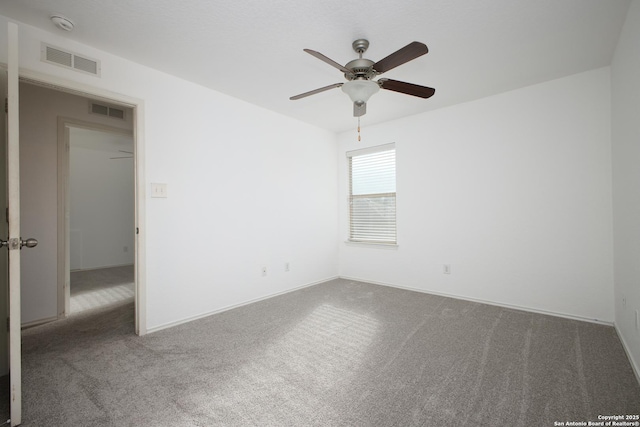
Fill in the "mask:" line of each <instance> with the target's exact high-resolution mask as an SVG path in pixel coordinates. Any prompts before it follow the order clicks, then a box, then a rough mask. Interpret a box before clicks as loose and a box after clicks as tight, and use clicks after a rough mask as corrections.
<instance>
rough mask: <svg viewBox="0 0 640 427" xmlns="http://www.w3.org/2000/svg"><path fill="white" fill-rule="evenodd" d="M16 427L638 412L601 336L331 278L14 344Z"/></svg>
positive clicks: (546, 420) (54, 327)
mask: <svg viewBox="0 0 640 427" xmlns="http://www.w3.org/2000/svg"><path fill="white" fill-rule="evenodd" d="M23 351H24V361H23V369H24V371H23V381H24V382H23V389H24V416H23V420H24V423H23V425H25V426H254V425H259V426H553V425H554V421H563V422H566V421H587V420H592V421H595V420H597V417H598V415H599V414H605V415H611V414H638V413H640V387H639V385H638V383H637V381H636V379H635V377H634V375H633V372H632V370H631V367H630V365H629V362H628V360H627V358H626V356H625V354H624V351H623V348H622V346H621V344H620V342H619V340H618V338H617V336H616V333H615V331H614V329H613V328H612V327H608V326H602V325H596V324H591V323H585V322H578V321H572V320H566V319H561V318H556V317H550V316H544V315H538V314H531V313H526V312H520V311H515V310H509V309H503V308H499V307H494V306H488V305H483V304H477V303H472V302H465V301H460V300H455V299H449V298H443V297H438V296H432V295H426V294H421V293H416V292H410V291H404V290H399V289H393V288H387V287H382V286H376V285H371V284H366V283H358V282H352V281H346V280H334V281H331V282H327V283H324V284H320V285H316V286H313V287H310V288H306V289H303V290H300V291H296V292H292V293H289V294H286V295H282V296H279V297H276V298H271V299H268V300H265V301H262V302H259V303H255V304H251V305H248V306H245V307H241V308H237V309H234V310H231V311H227V312H224V313H221V314H218V315H214V316H210V317H208V318H205V319H201V320H198V321H195V322H191V323H188V324H185V325H181V326H178V327H175V328H172V329H168V330H164V331H160V332H157V333H153V334H149V335H147V336H144V337H137V336H135V335H134V333H133V310H132V304H130V303H128V304H122V305H117V306H111V307H108V308H103V309H101V310H100V311H98V312H96V311H91V312H86V313H81V314H78V315H76V316H73V317H71V318H69V319H66V320H63V321H59V322H54V323H52V324H48V325H44V326H41V327H37V328H32V329H29V330H26V331H24V333H23Z"/></svg>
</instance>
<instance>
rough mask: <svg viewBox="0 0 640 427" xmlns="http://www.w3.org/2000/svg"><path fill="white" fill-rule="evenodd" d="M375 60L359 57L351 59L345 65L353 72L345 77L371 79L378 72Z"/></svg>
mask: <svg viewBox="0 0 640 427" xmlns="http://www.w3.org/2000/svg"><path fill="white" fill-rule="evenodd" d="M373 64H374V62H373V61H372V60H370V59H365V58H358V59H354V60H353V61H350V62H348V63H347V65H345V68H348V69H349V70H351V73H352V74H346V73H345V75H344V77H345V78H346V79H347V80H357V79H366V80H370V79H372V78H374V77H375V76H376V72H375V70H374V69H373V67H372V65H373Z"/></svg>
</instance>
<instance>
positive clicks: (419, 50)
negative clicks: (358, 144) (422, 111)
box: [289, 39, 436, 117]
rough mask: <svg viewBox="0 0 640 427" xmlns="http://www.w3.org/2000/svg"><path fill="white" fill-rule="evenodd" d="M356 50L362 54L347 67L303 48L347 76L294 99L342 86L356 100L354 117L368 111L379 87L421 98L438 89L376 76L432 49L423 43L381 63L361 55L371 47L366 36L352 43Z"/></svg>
mask: <svg viewBox="0 0 640 427" xmlns="http://www.w3.org/2000/svg"><path fill="white" fill-rule="evenodd" d="M352 46H353V50H355V51H356V53H357V54H358V55H359V58H358V59H354V60H353V61H350V62H348V63H347V64H345V65H344V66H342V65H340V64H338V63H337V62H335V61H334V60H332V59H330V58H327V57H326V56H324V55H323V54H321V53H320V52H316V51H315V50H311V49H304V51H305V52H307V53H308V54H310V55H313V56H315V57H316V58H318V59H320V60H321V61H324V62H326V63H327V64H329V65H331V66H333V67H335V68H337V69H338V70H340V71H342V72H343V73H344V77H345V78H346V79H347V82H346V83H334V84H332V85H329V86H325V87H321V88H319V89H315V90H312V91H309V92H305V93H301V94H300V95H296V96H292V97H291V98H289V99H291V100H292V101H293V100H296V99H300V98H305V97H307V96H309V95H315V94H316V93H320V92H324V91H326V90H329V89H333V88H337V87H342V91H343V92H345V93H346V94H347V95H349V97H350V98H351V100H352V101H353V116H354V117H360V116H363V115H364V114H365V113H366V112H367V101H368V100H369V98H370V97H371V95H373V94H374V93H376V92H378V90H380V88H382V89H386V90H391V91H394V92H400V93H404V94H406V95H412V96H417V97H420V98H429V97H431V96H433V94H434V93H435V92H436V90H435V89H433V88H430V87H426V86H420V85H416V84H413V83H406V82H401V81H398V80H391V79H385V78H382V79H378V80H377V81H374V80H373V79H374V78H375V77H377V76H378V75H380V74H382V73H386V72H387V71H389V70H391V69H393V68H396V67H397V66H399V65H402V64H404V63H405V62H409V61H411V60H412V59H415V58H417V57H419V56H422V55H424V54H426V53H427V52H429V49H428V48H427V46H426V45H425V44H424V43H420V42H411V43H409V44H408V45H406V46H405V47H403V48H402V49H399V50H397V51H395V52H393V53H392V54H391V55H389V56H387V57H386V58H384V59H381V60H380V61H378V62H373V61H371V60H370V59H366V58H363V57H362V54H363V53H364V52H366V50H367V48H368V47H369V41H368V40H365V39H358V40H356V41H354V42H353V43H352Z"/></svg>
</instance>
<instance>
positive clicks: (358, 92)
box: [342, 80, 380, 104]
mask: <svg viewBox="0 0 640 427" xmlns="http://www.w3.org/2000/svg"><path fill="white" fill-rule="evenodd" d="M379 90H380V86H379V85H378V83H376V82H374V81H371V80H351V81H348V82H346V83H344V84H343V85H342V91H343V92H344V93H346V94H347V95H349V98H351V100H352V101H353V102H355V103H365V104H366V102H367V101H368V100H369V98H371V95H373V94H374V93H376V92H378V91H379Z"/></svg>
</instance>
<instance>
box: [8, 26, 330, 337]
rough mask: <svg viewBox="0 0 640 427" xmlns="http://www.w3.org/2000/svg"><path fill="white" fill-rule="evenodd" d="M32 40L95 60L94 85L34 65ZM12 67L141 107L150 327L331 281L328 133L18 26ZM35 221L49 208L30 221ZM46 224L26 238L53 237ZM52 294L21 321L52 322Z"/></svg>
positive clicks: (44, 292) (36, 51)
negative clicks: (160, 187) (160, 190)
mask: <svg viewBox="0 0 640 427" xmlns="http://www.w3.org/2000/svg"><path fill="white" fill-rule="evenodd" d="M6 22H7V20H6V18H4V17H1V16H0V31H4V32H6V26H7V25H6ZM42 41H46V42H48V43H50V44H52V45H54V46H60V47H63V48H67V49H69V50H71V51H74V52H77V53H82V54H85V55H87V56H89V57H92V58H97V59H100V60H101V63H102V76H101V78H97V77H94V76H90V75H84V74H81V73H77V72H74V71H71V70H66V69H64V68H62V67H57V66H54V65H50V64H46V63H43V62H41V61H40V43H41V42H42ZM6 57H7V54H6V47H5V46H3V44H2V43H0V61H6ZM20 61H21V64H20V65H21V67H22V68H23V69H27V70H31V71H36V72H40V73H45V74H47V75H51V76H55V77H58V78H63V79H67V80H72V81H76V82H78V83H81V84H84V85H89V86H92V87H97V88H100V89H105V90H110V91H113V92H115V93H119V94H124V95H128V96H130V97H134V98H138V99H140V100H143V102H144V106H145V110H144V128H145V141H143V142H144V147H145V151H146V153H145V156H146V157H145V164H144V166H145V170H146V177H145V187H146V189H147V195H146V217H145V220H146V231H147V236H146V243H147V247H146V261H147V319H146V320H147V326H148V328H149V329H153V328H156V327H160V326H162V325H168V324H171V323H174V322H178V321H181V320H184V319H187V318H190V317H193V316H197V315H200V314H205V313H208V312H211V311H214V310H218V309H221V308H224V307H228V306H230V305H235V304H239V303H243V302H246V301H249V300H252V299H256V298H260V297H264V296H268V295H272V294H274V293H277V292H282V291H286V290H289V289H292V288H295V287H297V286H301V285H305V284H309V283H313V282H317V281H322V280H324V279H327V278H332V277H335V276H336V275H337V254H336V247H337V235H336V229H337V218H336V211H337V170H336V162H335V157H336V139H335V136H334V135H333V134H332V133H330V132H328V131H325V130H321V129H318V128H315V127H312V126H309V125H307V124H304V123H302V122H299V121H295V120H292V119H289V118H286V117H284V116H281V115H278V114H275V113H273V112H270V111H267V110H264V109H261V108H258V107H255V106H253V105H250V104H247V103H245V102H242V101H239V100H237V99H233V98H231V97H228V96H226V95H223V94H220V93H218V92H214V91H211V90H208V89H205V88H203V87H201V86H198V85H196V84H192V83H190V82H187V81H184V80H181V79H178V78H176V77H173V76H170V75H167V74H164V73H161V72H158V71H156V70H153V69H150V68H147V67H143V66H140V65H138V64H135V63H133V62H131V61H127V60H124V59H122V58H118V57H115V56H113V55H110V54H107V53H105V52H102V51H98V50H96V49H92V48H89V47H87V46H84V45H81V44H77V43H73V42H70V41H68V40H67V39H65V38H64V36H63V35H59V34H53V33H47V32H43V31H40V30H38V29H35V28H33V27H29V26H26V25H20ZM212 65H213V64H212ZM283 96H286V94H285V95H283ZM43 150H49V148H46V149H44V148H43ZM47 155H50V154H47ZM40 156H45V153H44V152H43V153H41V154H40ZM152 182H156V183H167V184H168V195H169V197H168V198H167V199H151V198H150V197H149V190H150V183H152ZM42 212H55V211H53V210H51V209H50V208H47V209H44V208H41V209H39V210H37V211H34V213H33V215H42ZM52 216H53V215H52ZM52 226H53V223H51V224H50V225H49V227H48V228H47V229H46V230H44V229H43V230H39V231H41V232H40V233H36V231H35V230H32V232H31V233H30V234H33V235H34V236H35V235H36V234H39V236H36V237H39V238H40V239H42V240H43V241H46V240H47V239H54V240H55V232H54V229H53V227H52ZM286 261H289V262H291V271H290V272H287V273H285V272H284V263H285V262H286ZM263 265H265V266H267V267H268V271H269V273H268V275H267V276H266V277H263V276H262V275H261V267H262V266H263ZM41 267H43V266H41V265H39V266H38V268H41ZM47 267H49V266H47ZM51 282H52V283H53V282H55V277H54V276H51ZM54 294H55V287H54V286H51V285H50V284H49V283H46V284H42V287H41V289H39V290H38V300H46V301H47V303H43V304H42V305H41V306H39V307H34V308H33V309H29V310H28V311H25V312H24V313H25V317H24V318H23V320H25V321H28V320H31V319H33V318H34V317H36V316H46V315H47V314H48V313H55V311H53V310H52V308H53V307H54V306H55V298H54V297H53V295H54ZM23 297H25V298H26V299H27V300H29V299H30V298H34V297H36V295H31V292H27V291H25V292H23ZM48 301H51V304H53V306H52V305H48ZM25 308H27V307H25Z"/></svg>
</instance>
